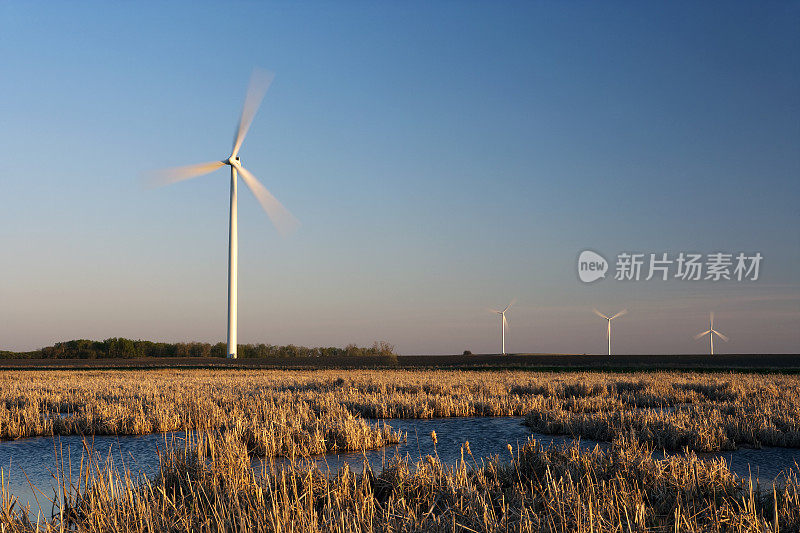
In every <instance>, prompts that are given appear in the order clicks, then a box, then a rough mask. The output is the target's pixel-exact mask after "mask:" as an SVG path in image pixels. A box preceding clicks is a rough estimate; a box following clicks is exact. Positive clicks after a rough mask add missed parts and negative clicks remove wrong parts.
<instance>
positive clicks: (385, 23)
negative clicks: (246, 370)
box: [0, 2, 800, 353]
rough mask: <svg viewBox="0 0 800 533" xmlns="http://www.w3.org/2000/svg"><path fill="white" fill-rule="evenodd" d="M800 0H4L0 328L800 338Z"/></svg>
mask: <svg viewBox="0 0 800 533" xmlns="http://www.w3.org/2000/svg"><path fill="white" fill-rule="evenodd" d="M799 23H800V3H798V2H780V3H778V2H776V3H771V2H766V3H757V4H756V3H736V2H734V3H731V2H724V3H704V4H703V5H697V4H696V3H692V2H685V3H684V2H669V3H667V2H665V3H646V4H643V3H636V2H629V3H611V4H609V3H603V4H599V3H591V2H571V3H556V2H520V3H514V2H506V3H497V2H436V3H433V2H406V3H402V4H401V3H363V2H353V3H343V2H340V3H328V2H325V3H255V2H254V3H235V4H227V3H226V4H224V5H222V4H221V5H214V4H211V3H188V2H187V3H179V2H175V3H158V4H156V3H152V4H149V5H148V4H147V3H143V4H123V3H115V4H108V3H87V2H82V3H69V4H49V3H48V4H41V5H38V6H36V7H35V8H32V7H31V6H30V5H29V4H26V3H22V2H3V3H2V4H0V61H2V62H1V63H0V64H1V65H2V71H3V73H4V74H3V75H2V76H0V117H2V122H1V124H2V127H0V146H2V147H3V154H4V158H3V159H4V164H3V165H2V170H0V202H2V203H1V204H0V205H2V209H0V246H2V250H3V255H2V263H0V264H2V267H1V268H0V348H3V349H32V348H37V347H40V346H43V345H47V344H50V343H52V342H54V341H58V340H65V339H70V338H81V337H85V338H106V337H110V336H126V337H132V338H147V339H158V340H168V341H185V340H202V341H209V342H216V341H222V340H224V338H225V314H226V307H225V306H226V301H227V297H226V290H227V281H226V275H227V233H228V228H227V217H228V215H227V210H228V178H227V175H226V173H225V171H224V170H220V171H218V172H217V173H215V174H211V175H208V176H203V177H200V178H197V179H195V180H191V181H188V182H184V183H180V184H176V185H172V186H169V187H167V188H162V189H157V190H147V189H145V188H143V187H142V186H141V180H140V178H141V176H142V174H143V173H145V172H147V171H149V170H152V169H157V168H162V167H168V166H175V165H182V164H189V163H195V162H202V161H208V160H213V159H219V158H224V157H226V156H227V155H228V152H229V149H230V142H231V136H232V133H233V129H234V126H235V125H236V122H237V119H238V114H239V112H240V109H241V104H242V100H243V98H244V92H245V89H246V85H247V81H248V77H249V74H250V71H251V69H252V68H253V67H254V66H261V67H264V68H267V69H269V70H271V71H273V72H274V73H275V75H276V77H275V81H274V83H273V85H272V87H271V88H270V90H269V92H268V93H267V97H266V98H265V100H264V103H263V105H262V107H261V109H260V111H259V113H258V115H257V116H256V118H255V120H254V122H253V126H252V128H251V130H250V133H249V134H248V137H247V139H246V140H245V143H244V146H243V148H242V151H241V156H242V161H243V163H244V164H245V166H246V167H248V168H249V169H250V170H251V171H252V172H253V173H254V174H255V175H256V176H257V177H258V178H259V179H260V180H261V181H262V182H263V183H264V184H265V185H266V186H267V188H269V189H270V190H271V191H272V192H273V194H275V195H276V196H277V197H278V198H279V199H280V200H281V202H282V203H283V204H284V205H285V206H286V207H287V208H288V209H289V210H291V211H292V213H293V214H294V215H295V216H296V217H297V218H298V219H299V220H300V221H301V224H302V226H301V228H300V230H299V231H298V232H297V233H296V234H295V235H294V236H292V237H290V238H287V239H283V238H281V237H279V235H278V234H277V232H276V231H275V230H274V229H273V228H272V227H271V226H270V224H269V220H268V219H267V217H266V216H265V215H264V213H263V212H261V211H260V209H259V207H258V204H257V203H256V202H255V200H254V199H253V197H252V196H251V195H250V194H249V192H247V191H246V190H245V189H243V188H242V189H240V190H241V191H242V193H243V194H242V196H241V199H240V202H239V203H240V208H239V217H240V218H239V228H240V229H239V253H240V259H239V260H240V271H239V272H240V274H239V276H240V278H239V291H240V292H239V339H240V342H269V343H273V344H288V343H294V344H303V345H344V344H347V343H349V342H356V343H358V344H369V343H371V342H372V341H374V340H378V339H383V340H387V341H389V342H392V343H393V344H395V345H396V346H397V348H398V350H399V351H400V352H401V353H460V352H461V351H462V350H464V349H470V350H472V351H473V352H491V351H497V350H498V349H499V323H498V321H497V320H495V318H494V317H493V316H492V315H491V314H489V312H488V311H487V310H486V308H487V307H501V306H504V305H505V304H506V303H508V301H509V300H511V299H512V298H517V299H518V303H517V304H516V305H515V307H514V308H513V309H512V311H511V312H510V313H509V315H508V319H509V323H510V330H509V332H508V334H507V348H508V349H509V350H510V351H520V352H522V351H537V352H538V351H542V352H577V353H597V352H602V351H603V350H604V349H605V339H604V333H605V332H604V325H603V323H602V321H601V320H600V319H598V318H597V317H595V316H594V315H593V314H592V313H591V309H592V308H593V307H598V308H600V309H601V310H603V311H607V312H615V310H617V309H618V308H623V307H626V308H628V309H629V310H630V313H629V314H628V315H627V316H625V317H624V318H622V319H620V320H619V322H618V324H615V330H614V344H615V347H616V351H618V352H626V353H638V352H644V353H689V352H699V351H703V350H704V349H705V344H704V343H702V342H700V341H694V340H692V335H694V334H695V333H697V332H699V331H701V330H702V329H705V328H704V325H705V323H706V321H707V315H708V312H709V311H710V310H714V311H716V313H717V325H718V329H720V330H721V331H723V332H724V333H726V334H727V335H729V336H730V337H731V342H730V343H728V344H723V345H722V346H719V349H720V350H725V351H730V352H760V353H767V352H797V351H798V349H800V327H798V326H800V277H799V276H798V273H799V272H800V267H799V266H798V265H800V233H799V232H798V228H800V208H798V200H800V180H799V179H798V177H799V176H800V35H799V34H798V32H797V31H796V30H797V27H798V24H799ZM587 248H588V249H593V250H597V251H599V252H601V253H603V254H604V255H605V256H606V257H607V258H612V259H613V256H614V255H615V254H617V253H618V252H621V251H640V252H654V253H655V252H670V253H676V252H679V251H698V252H702V253H712V252H717V251H727V252H731V253H735V252H739V251H744V252H749V253H750V252H755V251H759V252H761V253H762V255H763V256H764V263H763V265H762V272H761V277H760V279H759V280H758V281H756V282H750V283H745V282H741V283H740V282H732V281H731V282H719V283H712V282H682V281H668V282H663V281H649V282H644V281H640V282H628V283H623V282H617V281H614V280H611V279H606V280H602V281H598V282H596V283H594V284H591V285H585V284H582V283H581V282H579V281H578V278H577V274H576V266H575V263H576V257H577V255H578V253H579V252H580V251H581V250H584V249H587Z"/></svg>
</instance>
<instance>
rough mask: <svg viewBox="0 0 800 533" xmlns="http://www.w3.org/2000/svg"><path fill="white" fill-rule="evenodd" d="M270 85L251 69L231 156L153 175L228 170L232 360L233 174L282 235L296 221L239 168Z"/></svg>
mask: <svg viewBox="0 0 800 533" xmlns="http://www.w3.org/2000/svg"><path fill="white" fill-rule="evenodd" d="M270 83H272V74H270V73H268V72H266V71H263V70H261V69H255V70H254V71H253V75H252V76H251V78H250V86H249V87H248V89H247V95H246V97H245V100H244V106H243V107H242V116H241V117H240V118H239V126H238V128H237V129H236V134H235V136H234V138H233V150H232V151H231V155H230V156H228V157H227V158H225V159H223V160H221V161H212V162H210V163H200V164H198V165H189V166H185V167H179V168H172V169H168V170H164V171H161V172H158V173H156V174H155V176H154V178H155V179H154V180H153V181H152V183H151V184H152V185H155V186H159V185H167V184H169V183H175V182H178V181H183V180H187V179H189V178H195V177H197V176H202V175H203V174H208V173H209V172H213V171H215V170H217V169H218V168H221V167H223V166H225V165H228V166H230V167H231V211H230V233H229V234H228V357H229V358H232V359H236V323H237V319H236V318H237V316H236V313H237V307H238V306H237V298H236V296H237V277H238V270H239V267H238V256H239V237H238V230H237V225H236V218H237V217H236V212H237V206H236V200H237V192H236V191H237V175H241V176H242V180H243V181H244V183H245V185H247V187H248V188H249V189H250V190H251V191H252V192H253V194H254V195H255V197H256V199H257V200H258V202H259V203H260V204H261V207H263V208H264V211H266V212H267V215H268V216H269V218H270V220H272V223H273V224H274V225H275V227H276V228H277V229H278V231H279V232H281V233H282V234H287V233H289V232H291V231H292V230H294V229H295V228H296V227H297V224H298V222H297V220H296V219H295V218H294V217H293V216H292V214H291V213H289V211H287V210H286V208H284V207H283V206H282V205H281V204H280V202H278V200H276V199H275V197H274V196H272V194H270V192H269V191H268V190H267V189H266V187H264V186H263V185H262V184H261V182H259V181H258V180H257V179H256V177H255V176H253V174H251V173H250V171H249V170H247V169H246V168H244V167H243V166H242V163H241V160H240V158H239V149H240V148H241V147H242V142H243V141H244V136H245V135H247V130H248V129H249V128H250V123H251V122H252V121H253V117H254V116H255V114H256V111H257V110H258V106H259V105H260V104H261V100H262V99H263V98H264V94H266V92H267V89H268V88H269V85H270Z"/></svg>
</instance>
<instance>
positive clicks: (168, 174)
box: [146, 161, 225, 187]
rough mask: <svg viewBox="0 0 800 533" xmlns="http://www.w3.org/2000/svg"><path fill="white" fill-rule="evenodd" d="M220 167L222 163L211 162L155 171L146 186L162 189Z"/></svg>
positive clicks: (223, 164)
mask: <svg viewBox="0 0 800 533" xmlns="http://www.w3.org/2000/svg"><path fill="white" fill-rule="evenodd" d="M222 166H225V163H223V162H222V161H211V162H208V163H199V164H197V165H187V166H185V167H175V168H166V169H164V170H157V171H155V172H153V173H151V174H150V175H149V177H148V178H147V180H146V185H147V186H148V187H162V186H164V185H169V184H171V183H177V182H179V181H183V180H188V179H191V178H196V177H197V176H202V175H203V174H208V173H209V172H214V171H215V170H217V169H218V168H220V167H222Z"/></svg>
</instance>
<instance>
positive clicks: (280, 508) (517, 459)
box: [0, 432, 800, 532]
mask: <svg viewBox="0 0 800 533" xmlns="http://www.w3.org/2000/svg"><path fill="white" fill-rule="evenodd" d="M239 437H241V435H239V434H237V433H236V432H233V434H226V435H222V434H219V433H212V434H207V435H200V436H198V439H197V440H199V441H200V444H199V445H198V446H196V447H195V448H191V449H189V448H178V449H171V450H167V452H166V453H165V454H164V455H162V457H161V465H160V469H159V474H158V475H157V476H156V477H155V478H154V479H152V480H149V481H147V482H145V483H143V484H137V483H134V482H133V481H132V480H131V477H130V476H129V475H117V474H115V473H114V471H113V470H112V469H111V468H109V467H107V466H103V465H100V464H85V465H84V467H83V469H82V475H81V479H78V480H69V479H65V478H63V477H62V478H61V482H62V483H61V498H57V499H56V502H61V503H60V504H59V505H58V506H57V507H56V513H55V516H54V517H53V518H52V520H49V521H48V522H47V524H46V525H44V526H43V525H42V524H41V523H39V524H33V523H32V521H31V519H30V517H29V516H28V515H27V513H25V512H21V511H19V510H18V509H15V506H14V501H13V497H12V496H10V495H9V494H7V493H6V492H3V493H2V497H1V498H0V500H2V501H0V526H2V529H3V531H10V532H14V531H20V532H22V531H35V530H36V528H37V527H38V528H40V530H41V529H42V528H44V529H47V530H49V531H63V530H70V531H80V532H84V531H85V532H111V531H121V530H125V531H131V532H145V531H147V532H150V531H173V532H189V531H192V532H212V531H214V532H218V531H264V532H277V531H298V532H306V531H308V532H313V531H333V532H356V531H359V532H361V531H442V532H444V531H520V532H533V531H547V532H556V531H577V532H605V531H609V532H610V531H615V532H631V531H686V532H700V531H731V532H738V531H742V532H745V531H746V532H755V531H779V530H780V531H797V530H798V528H800V483H799V482H798V477H797V474H798V472H797V470H795V471H793V473H791V474H790V475H789V476H787V477H786V478H784V479H782V480H781V481H780V482H779V483H778V485H777V486H776V487H775V489H774V490H773V491H771V492H766V493H762V492H759V491H756V490H753V487H752V485H751V484H749V483H748V482H744V483H742V481H741V480H739V479H738V478H736V477H735V476H734V475H733V474H731V473H730V472H729V471H728V470H727V469H726V467H725V464H724V462H722V461H699V460H697V459H696V458H695V457H694V456H693V455H691V454H690V455H688V456H686V457H683V456H679V457H670V458H667V459H662V460H658V459H653V457H652V455H651V451H650V450H649V449H647V447H645V446H643V445H641V444H639V443H637V442H636V441H635V440H631V439H620V440H617V441H616V442H615V443H614V445H613V446H612V448H611V449H609V450H606V451H601V450H599V449H595V450H594V451H592V452H581V451H580V449H579V448H577V447H562V448H547V449H543V448H542V447H541V446H540V445H539V444H538V443H537V442H536V441H534V440H531V441H529V442H528V443H527V444H526V445H525V446H524V447H522V448H521V449H519V450H513V449H512V448H509V453H508V455H507V456H505V457H504V458H495V459H493V460H490V461H488V462H480V463H479V462H478V461H476V460H475V459H474V458H473V457H472V456H471V454H470V450H469V444H468V443H465V444H464V446H463V447H462V459H461V461H459V462H458V464H456V465H454V466H452V467H449V466H445V465H443V464H442V463H441V462H440V461H438V459H437V458H436V457H435V456H434V457H431V456H428V457H426V458H425V459H424V460H422V461H420V462H419V463H417V464H416V465H412V464H409V463H408V462H405V461H400V460H395V461H394V462H393V463H390V464H389V465H387V466H386V468H385V469H383V471H382V472H375V471H373V470H370V469H369V467H368V466H367V465H365V470H364V472H363V473H361V474H355V473H353V472H351V471H349V470H348V469H343V470H342V471H339V472H338V473H335V474H325V473H323V472H321V471H319V470H317V469H316V468H311V469H307V468H304V467H300V466H298V464H297V463H294V462H293V463H291V464H289V465H287V466H285V468H284V469H282V470H275V469H270V468H268V467H266V466H265V467H262V469H261V471H260V472H258V471H256V472H254V471H253V470H252V469H251V463H250V459H249V457H248V455H249V454H248V446H247V444H246V443H245V442H244V441H243V440H241V439H240V438H239Z"/></svg>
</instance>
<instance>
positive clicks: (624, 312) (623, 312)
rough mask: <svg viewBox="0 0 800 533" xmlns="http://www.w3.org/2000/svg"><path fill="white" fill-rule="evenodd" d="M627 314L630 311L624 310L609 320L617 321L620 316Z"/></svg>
mask: <svg viewBox="0 0 800 533" xmlns="http://www.w3.org/2000/svg"><path fill="white" fill-rule="evenodd" d="M627 312H628V310H627V309H623V310H622V311H620V312H619V313H617V314H616V315H614V316H612V317H611V318H610V319H609V320H614V319H615V318H617V317H618V316H622V315H624V314H626V313H627Z"/></svg>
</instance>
